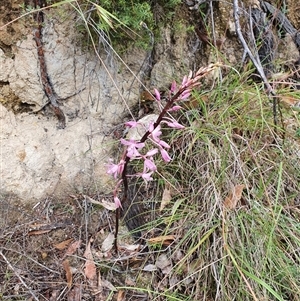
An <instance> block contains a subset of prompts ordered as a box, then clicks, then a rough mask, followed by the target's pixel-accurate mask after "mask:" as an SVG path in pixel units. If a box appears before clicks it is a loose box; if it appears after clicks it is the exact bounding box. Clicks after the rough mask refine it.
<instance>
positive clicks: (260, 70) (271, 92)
mask: <svg viewBox="0 0 300 301" xmlns="http://www.w3.org/2000/svg"><path fill="white" fill-rule="evenodd" d="M233 16H234V22H235V30H236V33H237V35H238V38H239V39H240V41H241V43H242V45H243V47H244V50H245V52H246V53H247V54H248V56H249V57H250V60H251V61H252V62H253V64H254V66H255V68H256V69H257V72H258V73H259V75H260V76H261V78H262V80H263V82H264V84H265V86H266V88H267V92H268V94H269V95H271V96H272V99H273V118H274V125H275V129H276V126H277V124H278V122H277V102H278V99H277V96H276V93H275V91H274V89H273V88H272V86H271V85H270V83H269V81H268V79H267V77H266V75H265V72H264V70H263V67H262V65H261V62H260V61H259V60H257V59H256V58H255V57H254V55H253V54H252V52H251V50H250V48H249V47H248V45H247V43H246V41H245V39H244V36H243V34H242V30H241V25H240V21H239V5H238V0H233Z"/></svg>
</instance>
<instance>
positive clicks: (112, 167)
mask: <svg viewBox="0 0 300 301" xmlns="http://www.w3.org/2000/svg"><path fill="white" fill-rule="evenodd" d="M110 162H111V163H110V164H107V171H106V172H107V173H108V174H109V175H112V176H113V177H114V178H115V179H117V177H118V176H119V175H121V174H122V172H123V170H124V164H125V161H124V160H121V161H120V162H119V163H118V164H114V163H112V160H111V159H110Z"/></svg>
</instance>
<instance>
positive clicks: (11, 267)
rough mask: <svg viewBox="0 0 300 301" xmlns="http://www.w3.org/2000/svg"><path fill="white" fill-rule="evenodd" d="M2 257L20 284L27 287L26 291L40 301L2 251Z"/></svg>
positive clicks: (0, 253)
mask: <svg viewBox="0 0 300 301" xmlns="http://www.w3.org/2000/svg"><path fill="white" fill-rule="evenodd" d="M0 255H1V256H2V258H3V259H4V261H5V262H6V263H7V265H8V266H9V268H10V269H11V270H12V271H13V272H14V273H15V275H16V276H17V277H18V278H19V280H20V282H21V283H22V284H23V285H24V286H25V287H26V289H27V290H28V291H29V292H30V294H31V296H32V297H33V299H34V300H36V301H39V299H38V297H37V296H36V295H35V294H34V292H33V291H32V290H31V289H30V287H29V286H28V285H27V284H26V283H25V282H24V280H23V279H22V277H21V276H20V275H19V273H18V272H17V271H16V270H15V268H14V267H13V266H12V265H11V263H10V262H9V261H8V260H7V258H6V257H5V256H4V254H3V253H2V251H0Z"/></svg>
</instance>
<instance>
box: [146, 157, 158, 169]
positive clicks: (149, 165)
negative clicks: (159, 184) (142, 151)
mask: <svg viewBox="0 0 300 301" xmlns="http://www.w3.org/2000/svg"><path fill="white" fill-rule="evenodd" d="M148 170H151V171H156V170H157V167H156V165H155V163H154V161H153V158H152V157H151V158H150V159H148V158H145V160H144V171H148Z"/></svg>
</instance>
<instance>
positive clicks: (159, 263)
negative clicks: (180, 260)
mask: <svg viewBox="0 0 300 301" xmlns="http://www.w3.org/2000/svg"><path fill="white" fill-rule="evenodd" d="M155 265H156V267H157V268H159V269H160V270H163V269H165V268H166V267H168V266H171V265H172V262H171V260H170V259H168V257H167V255H166V254H161V255H159V256H158V258H157V260H156V262H155Z"/></svg>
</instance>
